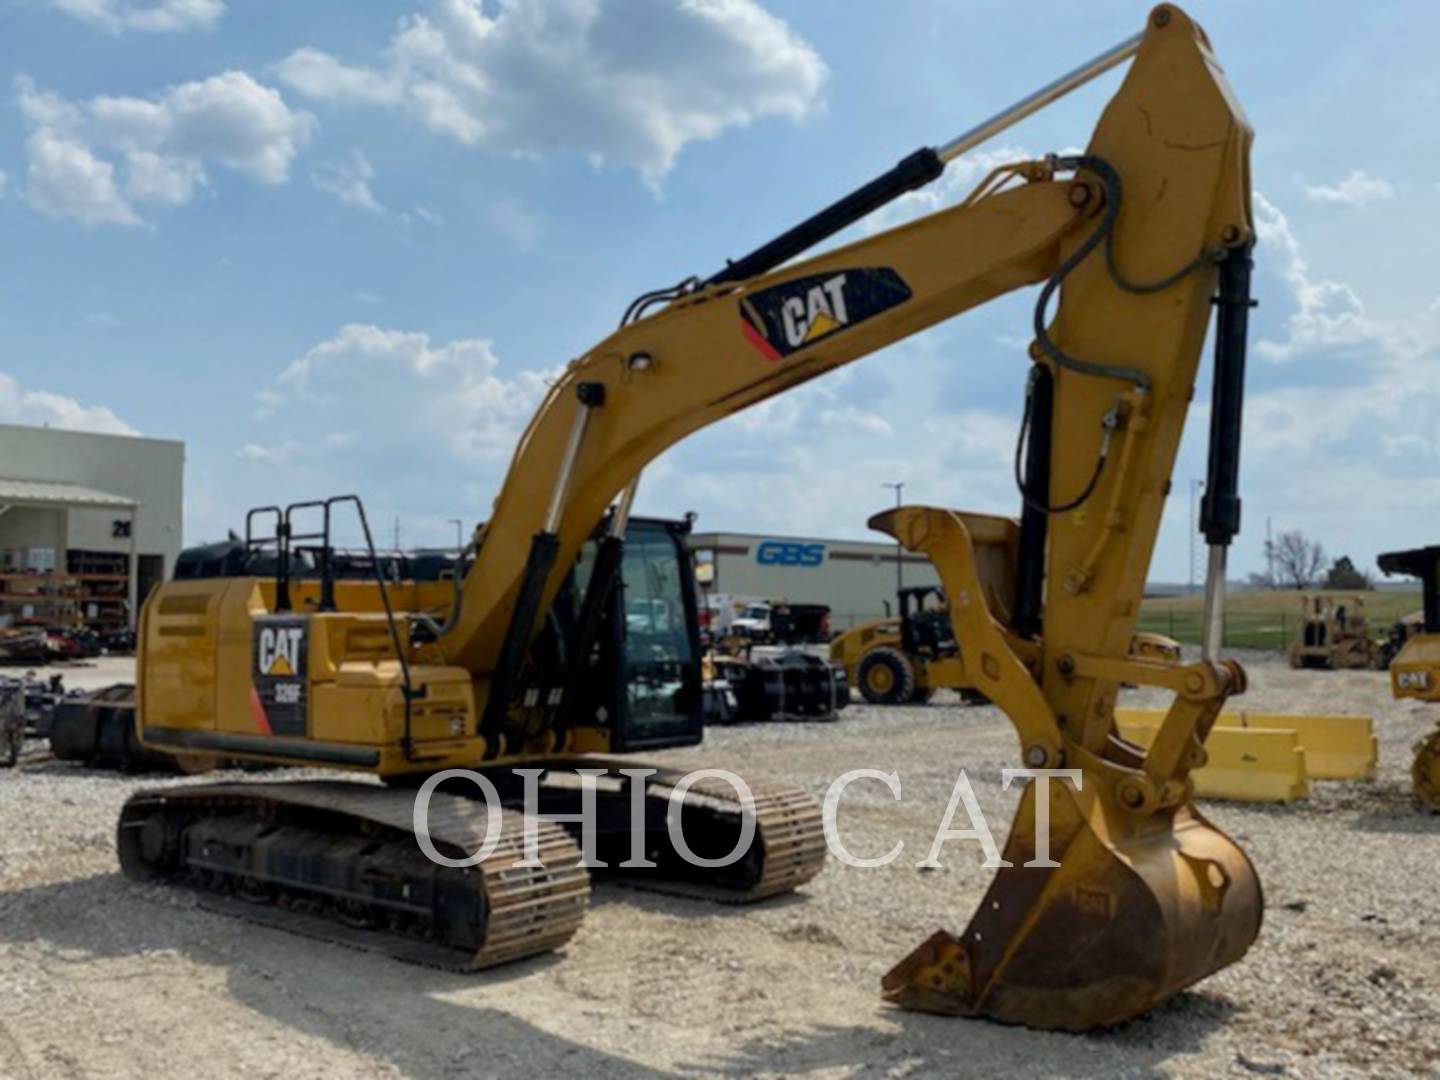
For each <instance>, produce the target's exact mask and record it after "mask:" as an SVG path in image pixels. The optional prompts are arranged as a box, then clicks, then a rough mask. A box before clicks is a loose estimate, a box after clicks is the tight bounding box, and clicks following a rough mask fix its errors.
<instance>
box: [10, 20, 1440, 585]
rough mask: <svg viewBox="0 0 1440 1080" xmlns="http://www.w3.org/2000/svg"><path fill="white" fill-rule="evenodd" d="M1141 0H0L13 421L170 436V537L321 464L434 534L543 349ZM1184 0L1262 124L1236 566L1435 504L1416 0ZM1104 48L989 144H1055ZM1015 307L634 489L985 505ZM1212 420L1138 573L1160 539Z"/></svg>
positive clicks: (688, 495) (1175, 545)
mask: <svg viewBox="0 0 1440 1080" xmlns="http://www.w3.org/2000/svg"><path fill="white" fill-rule="evenodd" d="M1145 10H1146V9H1145V7H1144V5H1140V4H1129V3H1123V4H1122V3H1112V4H1092V5H1087V6H1083V7H1082V6H1079V5H1070V4H1060V3H1042V4H1027V5H1017V4H1012V3H1002V2H978V0H977V2H958V0H949V2H933V3H932V2H920V0H902V2H897V3H892V4H858V3H856V4H834V3H824V4H822V3H818V2H811V3H799V2H784V3H782V2H778V0H767V2H764V3H759V2H754V0H689V2H682V0H673V2H662V0H626V2H623V3H621V2H614V0H612V2H610V3H600V2H598V0H528V2H526V3H523V4H522V3H518V2H516V3H496V2H493V0H492V2H489V3H483V4H482V3H480V2H479V0H436V2H433V3H432V2H429V0H404V2H401V3H396V4H388V3H386V4H381V3H359V2H355V0H348V2H342V0H310V2H307V3H292V4H273V3H272V4H259V3H246V2H241V0H228V2H227V0H164V2H159V3H157V2H155V0H0V18H3V20H4V25H5V32H4V33H3V34H0V95H3V97H4V100H3V103H0V172H3V174H4V182H3V186H0V226H3V228H4V234H5V236H6V237H7V240H8V245H7V246H8V248H9V251H10V252H11V256H10V258H8V259H5V260H3V261H0V420H5V421H9V422H22V423H50V424H53V425H63V426H72V427H82V428H92V429H99V430H112V431H116V430H133V431H138V432H141V433H144V434H150V435H157V436H166V437H174V438H181V439H184V440H185V441H186V443H187V445H188V456H187V481H186V483H187V491H186V496H187V511H186V535H187V540H190V541H198V540H203V539H208V538H213V537H215V536H217V535H220V534H223V532H224V530H225V529H226V528H227V527H229V526H231V525H235V524H238V523H239V522H240V521H241V520H242V517H243V512H244V509H245V508H246V507H248V506H250V505H252V504H256V503H261V502H274V501H277V500H278V501H285V500H288V499H298V498H303V497H310V496H315V495H319V494H324V493H329V492H336V491H341V490H344V491H358V492H360V493H361V494H363V495H364V496H365V497H366V499H367V502H368V503H369V505H370V507H371V512H372V516H373V517H375V518H376V519H378V520H382V521H385V522H387V523H388V522H389V521H391V520H392V518H393V517H395V516H396V515H398V516H399V517H401V518H402V520H403V522H404V525H403V529H404V532H403V538H404V539H405V540H406V541H407V542H441V541H446V540H448V538H450V537H451V536H453V526H451V525H449V524H448V521H449V519H451V518H455V517H461V518H464V519H466V520H473V519H479V518H483V517H484V516H485V514H486V513H487V512H488V507H489V504H490V500H491V499H492V498H493V496H494V493H495V490H496V486H497V485H498V483H499V481H500V479H501V476H502V475H503V470H504V467H505V464H506V461H507V459H508V455H509V451H510V449H511V446H512V444H513V441H514V438H515V436H516V434H517V432H518V431H519V429H520V428H521V427H522V426H523V424H524V422H525V420H526V419H527V418H528V416H529V414H530V412H531V411H532V409H533V407H534V404H535V402H536V400H537V398H538V395H539V393H540V392H541V391H542V389H543V386H544V379H545V377H546V374H547V373H548V372H551V371H553V370H554V369H555V368H557V367H558V366H560V365H562V364H563V363H564V362H565V361H566V360H567V359H568V358H570V357H573V356H575V355H578V354H579V353H581V352H583V351H584V350H585V349H586V348H587V347H588V346H589V345H590V344H591V343H592V342H594V341H595V340H597V339H598V338H600V337H601V336H603V335H604V334H605V333H607V332H608V331H609V330H610V329H611V328H612V327H613V325H614V323H615V321H616V319H617V318H618V317H619V314H620V312H621V311H622V310H623V308H624V307H625V305H626V304H627V303H628V302H629V300H630V299H631V298H632V297H633V296H634V295H636V294H637V293H639V292H641V291H643V290H646V289H649V288H653V287H655V286H658V285H662V284H666V283H670V282H673V281H676V280H679V279H680V278H682V277H684V276H686V275H688V274H691V273H702V274H703V273H707V272H709V271H712V270H714V269H715V268H717V267H718V266H719V265H720V263H721V262H722V261H723V259H724V258H725V257H727V256H736V255H739V254H742V253H743V252H744V251H745V250H748V249H749V248H750V247H753V246H754V245H755V244H757V243H759V242H761V241H763V240H765V239H767V238H769V236H771V235H773V234H774V233H776V232H778V231H780V230H781V229H783V228H785V227H786V226H788V225H790V224H792V223H793V222H794V221H796V220H798V219H799V218H800V217H802V216H804V215H805V214H807V213H809V212H811V211H812V210H814V209H816V208H817V207H818V206H820V205H822V204H824V203H826V202H828V201H830V200H831V199H832V198H834V197H835V196H837V195H839V194H841V193H843V192H845V191H847V190H849V189H850V188H852V187H853V186H855V185H856V184H857V183H859V182H861V181H863V180H865V179H868V178H869V177H870V176H872V175H874V174H875V173H877V172H879V171H881V170H882V169H884V168H886V167H888V166H889V165H890V164H891V163H893V162H894V161H895V160H896V159H897V158H898V157H900V156H901V155H902V154H904V153H907V152H909V151H910V150H912V149H914V148H915V147H917V146H920V145H922V144H934V143H938V142H941V141H943V140H945V139H946V138H948V137H950V136H951V135H953V134H955V133H957V132H959V131H960V130H963V129H964V128H966V127H968V126H970V124H971V123H973V122H975V121H976V120H978V119H980V118H982V117H984V116H987V115H989V114H990V113H991V112H993V111H995V109H997V108H998V107H1000V106H1002V105H1004V104H1006V103H1008V102H1009V101H1011V100H1013V99H1015V98H1017V97H1019V96H1021V95H1022V94H1024V93H1026V92H1028V91H1029V90H1030V89H1033V88H1034V87H1035V86H1036V85H1038V84H1040V83H1041V82H1043V81H1046V80H1048V79H1049V78H1051V77H1053V76H1054V75H1056V74H1058V73H1059V72H1061V71H1063V70H1066V69H1068V68H1070V67H1072V66H1074V64H1076V63H1077V62H1079V61H1080V60H1082V59H1085V58H1086V57H1088V56H1090V55H1091V54H1093V53H1095V52H1098V51H1099V50H1100V49H1102V48H1104V47H1106V46H1108V45H1110V44H1111V43H1113V42H1114V41H1116V40H1119V39H1120V38H1122V37H1125V36H1127V35H1129V34H1130V33H1132V32H1134V31H1135V30H1137V29H1139V28H1140V27H1141V25H1142V24H1143V18H1144V14H1145ZM1189 10H1190V11H1191V13H1192V14H1193V15H1195V17H1196V18H1198V19H1199V20H1200V21H1201V22H1202V23H1203V24H1204V26H1205V27H1206V29H1207V31H1208V32H1209V34H1210V37H1211V40H1212V41H1213V43H1214V45H1215V48H1216V51H1217V53H1218V55H1219V57H1220V59H1221V62H1222V63H1223V65H1224V66H1225V68H1226V71H1227V73H1228V75H1229V78H1230V80H1231V82H1232V84H1233V85H1234V86H1235V88H1236V91H1237V93H1238V94H1239V96H1240V98H1241V100H1242V102H1243V103H1244V106H1245V108H1246V111H1247V112H1248V113H1249V115H1250V118H1251V120H1252V122H1253V123H1254V125H1255V127H1256V129H1257V133H1258V134H1257V142H1256V148H1255V160H1254V164H1255V186H1256V190H1257V192H1258V193H1259V198H1258V199H1257V212H1258V217H1259V220H1260V223H1261V226H1262V237H1261V239H1262V244H1261V247H1260V248H1259V250H1258V251H1257V260H1258V261H1259V264H1260V271H1259V278H1258V281H1257V292H1258V295H1259V298H1260V301H1261V307H1260V309H1259V311H1258V312H1257V315H1256V323H1255V333H1254V335H1253V339H1252V367H1251V371H1252V377H1251V380H1250V390H1251V399H1250V408H1249V416H1248V424H1247V433H1246V439H1247V442H1246V451H1247V459H1246V462H1245V467H1244V471H1243V477H1242V482H1243V486H1244V495H1245V499H1246V523H1245V524H1246V530H1245V532H1244V533H1243V534H1242V536H1241V537H1240V539H1239V541H1238V546H1237V549H1236V553H1235V556H1234V564H1235V565H1236V568H1237V569H1238V570H1239V571H1240V572H1244V571H1246V570H1252V569H1257V568H1258V567H1259V565H1260V563H1261V561H1262V557H1261V542H1262V541H1263V537H1264V525H1265V520H1266V518H1267V517H1268V518H1270V519H1271V520H1272V521H1273V523H1274V527H1275V528H1276V529H1277V530H1278V529H1283V528H1299V529H1303V530H1305V531H1306V532H1307V533H1310V534H1312V535H1313V536H1315V537H1316V538H1318V539H1320V540H1321V541H1322V542H1323V543H1324V544H1325V545H1326V548H1327V549H1328V550H1329V551H1330V552H1331V553H1332V554H1340V553H1349V554H1351V555H1352V556H1353V557H1355V558H1356V560H1357V562H1360V563H1362V564H1369V563H1371V562H1372V561H1373V557H1374V555H1375V553H1376V552H1377V551H1382V550H1386V549H1388V548H1391V547H1399V546H1408V545H1412V544H1420V543H1431V542H1435V540H1436V539H1437V536H1436V527H1437V522H1436V515H1435V514H1434V512H1433V506H1434V504H1435V501H1436V497H1437V495H1440V460H1437V455H1440V378H1437V377H1436V368H1435V362H1436V349H1435V346H1436V341H1437V319H1440V284H1437V280H1436V274H1435V273H1434V264H1435V254H1434V236H1435V233H1436V229H1437V225H1440V186H1437V176H1436V168H1435V162H1436V161H1437V160H1440V154H1437V151H1440V145H1437V144H1440V128H1437V126H1436V125H1435V124H1433V123H1431V122H1430V118H1431V117H1433V116H1434V115H1436V112H1437V106H1440V74H1437V71H1436V68H1435V65H1434V59H1433V42H1434V40H1435V37H1436V31H1437V29H1440V12H1437V9H1436V8H1435V7H1434V5H1432V4H1426V3H1418V2H1417V3H1402V2H1396V3H1386V4H1384V5H1370V6H1368V7H1367V8H1365V9H1364V10H1363V12H1361V13H1358V14H1357V12H1356V9H1355V8H1354V6H1353V5H1349V4H1343V3H1338V2H1336V3H1329V2H1316V3H1305V4H1300V3H1295V4H1285V3H1271V4H1255V3H1253V2H1250V3H1232V2H1222V0H1216V2H1198V3H1195V4H1193V5H1190V7H1189ZM1117 79H1118V75H1111V76H1108V77H1107V78H1105V79H1103V80H1101V81H1099V82H1097V83H1096V84H1094V85H1092V86H1091V87H1089V88H1087V89H1085V90H1084V91H1082V92H1080V93H1077V94H1076V95H1074V96H1073V97H1072V98H1070V99H1067V100H1066V101H1065V102H1063V103H1061V104H1060V105H1058V106H1056V107H1053V108H1051V109H1049V110H1047V111H1046V112H1044V113H1042V114H1040V115H1039V116H1036V117H1034V118H1032V119H1031V120H1029V121H1027V122H1026V123H1025V124H1024V125H1022V126H1021V127H1018V128H1016V129H1014V130H1013V131H1011V132H1009V133H1007V134H1006V135H1004V136H1002V137H1001V138H1000V139H999V140H997V142H996V144H994V145H993V146H989V147H987V148H986V153H987V154H993V155H995V156H996V157H1000V158H1004V157H1006V156H1009V155H1015V156H1021V155H1024V154H1040V153H1044V152H1046V151H1050V150H1055V149H1059V148H1062V147H1067V146H1074V145H1082V144H1083V143H1084V142H1085V141H1086V139H1087V137H1088V134H1089V131H1090V129H1091V127H1092V126H1093V124H1094V121H1095V118H1096V117H1097V115H1098V112H1099V109H1100V107H1101V105H1102V104H1103V102H1104V101H1105V99H1106V98H1107V97H1108V95H1109V94H1110V93H1111V92H1112V91H1113V89H1114V86H1115V84H1116V81H1117ZM985 160H990V158H983V159H981V160H980V161H977V162H971V163H968V164H961V165H959V166H955V167H952V171H951V175H949V176H947V178H945V179H944V180H942V182H941V183H940V184H939V185H937V190H936V192H935V193H934V195H933V196H931V197H930V198H931V200H932V202H933V204H934V205H938V204H939V202H943V201H946V200H948V199H950V198H954V197H956V196H957V195H959V194H962V193H963V192H964V191H965V190H966V188H967V184H968V183H969V182H970V181H971V178H972V177H973V175H974V174H975V172H976V171H977V170H978V168H979V166H980V164H983V162H984V161H985ZM930 204H931V203H927V202H926V201H924V200H912V202H911V205H910V206H909V207H908V209H909V211H911V212H915V211H918V210H921V209H924V207H925V206H926V205H930ZM876 224H877V223H873V222H872V223H871V225H870V227H872V228H874V227H876ZM1032 303H1033V297H1032V296H1030V295H1027V294H1021V295H1016V296H1013V297H1009V298H1007V299H1005V300H1003V301H1001V302H998V303H996V304H993V305H991V306H989V307H987V308H986V309H984V310H982V311H978V312H973V313H970V314H968V315H966V316H963V317H961V318H960V319H958V320H954V321H952V322H951V323H948V324H946V325H944V326H941V327H938V328H936V329H935V330H933V331H930V332H927V333H926V334H923V335H920V336H918V337H916V338H913V339H910V340H909V341H907V342H904V343H902V344H900V345H898V346H896V347H894V348H891V349H889V350H886V351H885V352H882V353H879V354H876V355H874V356H872V357H869V358H867V359H865V360H863V361H860V362H859V363H858V364H856V365H854V366H852V367H851V368H849V369H847V371H846V372H844V373H841V374H839V375H837V376H832V377H831V378H830V379H828V380H826V381H822V382H820V383H817V384H811V386H809V387H807V388H806V389H804V390H802V391H800V392H797V393H794V394H792V395H789V396H788V397H785V398H782V399H777V400H776V401H774V402H771V403H769V404H767V405H765V406H762V407H760V408H759V409H756V410H752V411H751V412H749V413H746V414H742V415H741V416H738V417H736V418H733V419H732V420H730V421H728V422H726V423H724V424H722V425H718V426H716V427H714V428H712V429H709V430H707V431H705V432H702V433H700V434H699V435H697V436H695V437H694V438H692V439H691V440H689V441H688V442H686V443H685V444H683V445H681V446H680V447H677V448H676V449H674V450H673V451H671V452H670V453H669V454H667V455H666V456H665V457H664V458H663V459H662V460H661V461H660V462H658V463H657V464H656V465H655V467H654V468H652V469H651V470H650V472H649V473H647V477H646V480H645V482H644V484H643V486H642V489H641V492H642V494H641V499H640V508H641V510H642V511H648V512H654V513H665V514H678V513H683V512H684V511H686V510H695V511H698V512H699V514H700V522H701V526H702V527H704V528H707V529H709V528H714V529H735V530H757V531H775V532H782V533H800V534H807V533H808V534H818V535H837V536H864V535H865V527H864V522H865V519H866V518H867V517H868V516H869V515H870V513H872V512H873V511H874V510H876V509H878V508H879V507H881V506H882V505H884V504H885V503H886V502H887V501H888V500H889V499H890V498H891V494H890V492H888V491H887V490H885V489H884V488H883V487H882V486H881V485H882V483H883V482H885V481H891V480H903V481H905V482H906V484H907V487H906V497H907V501H914V502H925V503H932V504H936V505H953V506H962V507H967V508H973V509H984V510H998V511H1002V512H1014V509H1015V504H1016V496H1015V494H1014V490H1013V484H1012V482H1011V480H1010V478H1009V471H1008V470H1009V456H1010V452H1011V448H1012V445H1013V438H1014V431H1015V426H1016V421H1017V415H1018V406H1019V402H1020V393H1021V387H1022V380H1023V377H1024V369H1025V366H1026V365H1025V361H1024V357H1023V347H1024V343H1025V342H1026V340H1027V338H1026V337H1025V327H1026V325H1027V320H1028V314H1029V309H1030V305H1031V304H1032ZM1207 386H1208V373H1202V378H1201V394H1200V399H1199V400H1200V401H1201V403H1202V404H1203V398H1204V389H1205V388H1206V387H1207ZM1203 420H1204V413H1203V411H1201V410H1196V412H1195V414H1194V415H1192V422H1191V426H1190V429H1189V430H1188V432H1187V436H1186V441H1185V444H1184V448H1183V451H1182V458H1181V461H1180V463H1179V464H1178V465H1177V469H1176V473H1175V481H1176V483H1175V489H1176V495H1175V496H1173V497H1172V500H1171V505H1170V507H1169V508H1168V512H1167V521H1166V524H1165V526H1164V528H1163V530H1162V535H1161V542H1160V547H1159V549H1158V551H1157V555H1156V562H1155V565H1154V567H1153V570H1152V576H1153V577H1155V578H1160V579H1167V580H1177V579H1184V577H1185V576H1186V574H1187V567H1188V547H1189V541H1188V533H1187V517H1188V515H1187V512H1186V505H1185V498H1184V494H1183V493H1184V491H1185V489H1186V486H1187V481H1188V479H1189V478H1190V477H1191V476H1199V475H1201V473H1202V472H1203V445H1204V428H1203Z"/></svg>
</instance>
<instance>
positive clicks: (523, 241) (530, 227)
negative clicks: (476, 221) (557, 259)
mask: <svg viewBox="0 0 1440 1080" xmlns="http://www.w3.org/2000/svg"><path fill="white" fill-rule="evenodd" d="M485 222H486V224H488V225H489V226H490V228H492V229H494V230H495V231H496V232H497V233H499V234H500V235H501V236H502V237H504V238H505V239H506V240H508V241H509V242H510V245H511V246H512V247H514V248H515V250H517V251H534V250H535V249H537V248H538V247H539V246H540V241H541V239H543V238H544V236H545V219H544V218H543V217H541V216H540V215H539V214H538V213H536V212H535V211H534V210H531V209H530V208H528V207H527V206H525V205H523V204H522V203H520V202H518V201H517V200H515V199H496V200H495V201H493V202H491V203H490V204H489V205H487V206H486V207H485Z"/></svg>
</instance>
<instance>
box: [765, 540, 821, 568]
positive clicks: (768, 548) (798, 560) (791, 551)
mask: <svg viewBox="0 0 1440 1080" xmlns="http://www.w3.org/2000/svg"><path fill="white" fill-rule="evenodd" d="M755 561H756V562H757V563H759V564H760V565H761V566H819V565H820V564H821V563H823V562H824V561H825V545H824V544H799V543H796V542H795V541H793V540H766V541H765V542H764V543H763V544H761V545H760V546H759V547H758V548H756V549H755Z"/></svg>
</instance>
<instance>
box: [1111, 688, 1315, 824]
mask: <svg viewBox="0 0 1440 1080" xmlns="http://www.w3.org/2000/svg"><path fill="white" fill-rule="evenodd" d="M1148 712H1149V710H1144V709H1117V710H1116V711H1115V719H1116V723H1117V725H1118V726H1119V728H1120V734H1121V736H1122V737H1123V738H1125V739H1128V740H1130V741H1131V742H1133V743H1138V744H1139V745H1141V746H1145V747H1148V746H1149V745H1150V743H1151V742H1152V741H1153V740H1154V738H1155V733H1156V732H1157V731H1159V730H1160V717H1161V714H1160V713H1158V712H1157V713H1151V714H1150V715H1148V716H1147V715H1145V714H1146V713H1148ZM1126 714H1129V715H1126ZM1137 714H1138V715H1137ZM1205 753H1206V754H1207V755H1208V756H1209V760H1208V761H1207V762H1206V763H1205V765H1204V766H1203V767H1201V768H1199V769H1196V770H1195V771H1194V772H1192V773H1191V774H1190V777H1191V779H1193V780H1194V781H1195V794H1196V795H1198V796H1200V797H1202V798H1207V799H1234V800H1237V801H1239V802H1294V801H1295V800H1296V799H1303V798H1305V797H1306V796H1307V795H1309V794H1310V779H1309V775H1308V773H1307V772H1306V770H1305V751H1304V750H1303V749H1302V748H1301V746H1300V736H1299V735H1297V734H1296V733H1295V732H1294V731H1293V730H1290V729H1277V728H1258V727H1245V728H1242V727H1220V726H1219V725H1216V726H1215V727H1214V728H1211V729H1210V737H1209V738H1208V739H1206V740H1205Z"/></svg>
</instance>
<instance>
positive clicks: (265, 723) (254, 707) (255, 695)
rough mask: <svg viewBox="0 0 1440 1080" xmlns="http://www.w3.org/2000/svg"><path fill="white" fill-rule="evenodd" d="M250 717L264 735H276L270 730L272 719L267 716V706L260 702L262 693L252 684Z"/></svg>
mask: <svg viewBox="0 0 1440 1080" xmlns="http://www.w3.org/2000/svg"><path fill="white" fill-rule="evenodd" d="M250 715H251V717H252V718H253V719H254V720H255V726H256V727H258V728H259V729H260V733H261V734H262V735H273V734H275V733H274V732H273V731H271V730H270V718H269V717H268V716H266V715H265V706H264V704H263V703H262V702H261V701H260V691H259V690H256V689H255V684H254V683H251V684H250Z"/></svg>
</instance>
